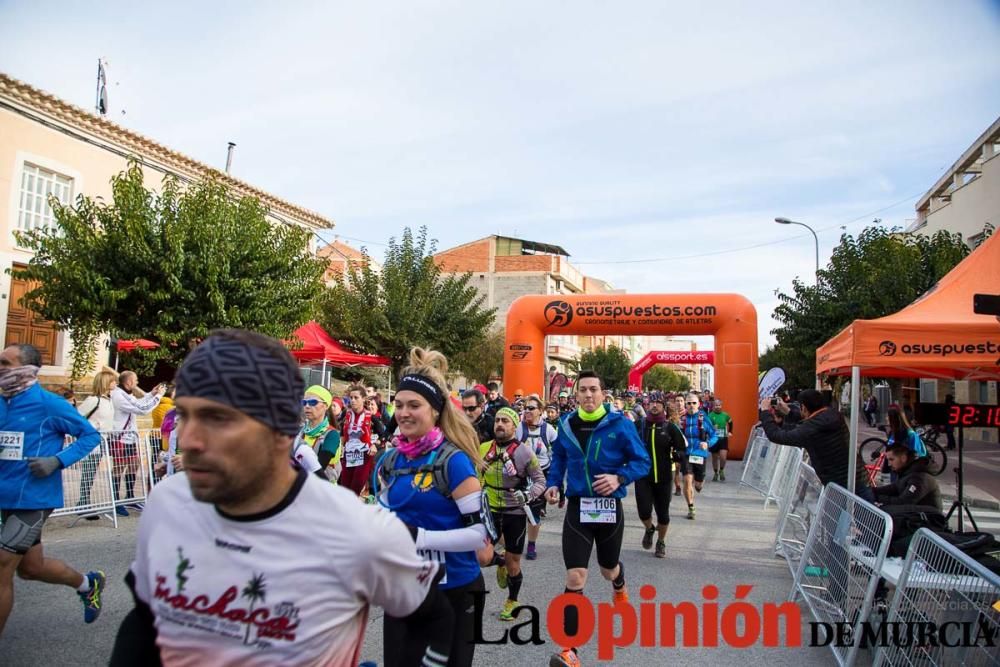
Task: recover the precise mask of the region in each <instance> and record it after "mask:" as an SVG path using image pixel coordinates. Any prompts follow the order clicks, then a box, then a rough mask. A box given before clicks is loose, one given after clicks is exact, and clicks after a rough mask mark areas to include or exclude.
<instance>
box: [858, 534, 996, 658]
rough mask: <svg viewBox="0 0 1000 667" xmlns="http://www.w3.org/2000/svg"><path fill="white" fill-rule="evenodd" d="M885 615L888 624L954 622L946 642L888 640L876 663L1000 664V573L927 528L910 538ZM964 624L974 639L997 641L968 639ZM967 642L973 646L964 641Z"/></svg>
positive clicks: (939, 626) (891, 626)
mask: <svg viewBox="0 0 1000 667" xmlns="http://www.w3.org/2000/svg"><path fill="white" fill-rule="evenodd" d="M886 620H887V623H888V624H889V628H893V627H894V626H893V624H918V623H934V624H935V626H936V627H937V628H939V633H940V632H941V630H940V629H941V628H942V625H943V624H945V623H949V624H954V625H950V626H949V630H950V631H945V632H946V636H945V637H944V639H945V641H944V642H941V641H934V642H929V641H923V642H920V641H913V642H899V643H898V645H896V644H895V643H893V642H888V644H889V645H888V646H882V647H880V648H879V649H878V652H877V653H876V654H875V660H874V663H873V664H874V665H877V666H878V665H1000V575H997V574H994V573H993V572H990V571H989V570H987V569H986V568H985V567H983V566H982V565H980V564H979V563H977V562H975V561H974V560H972V559H971V558H969V557H968V556H966V555H965V554H963V553H962V552H961V551H959V550H958V549H956V548H955V547H954V546H952V545H951V544H948V543H947V542H945V541H944V540H943V539H941V538H940V537H938V536H937V535H935V534H934V533H932V532H931V531H929V530H927V529H926V528H921V529H920V530H918V531H917V532H916V534H915V535H914V537H913V541H911V542H910V547H909V550H908V551H907V552H906V560H905V561H904V563H903V571H902V574H901V575H900V577H899V582H898V584H897V586H896V591H895V593H894V595H893V598H892V604H891V605H890V607H889V613H888V616H887V618H886ZM966 624H969V625H968V626H966ZM896 627H900V626H896ZM910 627H913V626H910ZM925 627H926V626H925ZM965 627H971V633H970V635H971V637H972V638H976V636H977V635H980V633H983V634H989V635H990V636H991V637H992V642H993V646H990V645H989V643H990V642H988V641H985V640H983V639H982V638H980V639H979V640H978V641H973V642H967V641H964V640H963V637H962V635H963V633H964V628H965ZM968 643H971V644H974V645H972V646H968V645H965V646H963V645H962V644H968ZM943 644H958V645H957V646H954V645H953V646H946V645H943Z"/></svg>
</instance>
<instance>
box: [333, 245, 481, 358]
mask: <svg viewBox="0 0 1000 667" xmlns="http://www.w3.org/2000/svg"><path fill="white" fill-rule="evenodd" d="M436 245H437V244H436V242H435V241H428V239H427V228H426V227H421V228H420V231H419V232H418V234H417V236H416V237H414V235H413V232H412V231H411V230H410V229H409V228H406V229H404V230H403V236H402V238H401V239H400V240H399V241H397V240H396V239H395V238H391V239H389V248H388V250H386V253H385V262H384V263H383V264H382V268H381V270H377V269H376V267H375V266H374V264H373V262H371V261H370V260H369V259H368V254H367V251H364V250H363V251H362V252H364V253H365V259H364V260H362V261H359V262H356V263H351V264H349V265H348V270H347V275H346V277H345V276H341V277H338V279H337V282H336V283H334V284H333V285H332V286H331V287H330V289H329V290H327V294H326V297H325V299H324V303H323V307H322V323H323V324H324V325H325V326H326V327H328V328H329V330H330V331H331V332H334V333H335V334H336V336H337V337H338V338H339V339H340V340H342V341H343V342H344V343H345V344H346V345H348V346H349V347H351V348H353V349H355V350H357V351H359V352H368V353H377V354H381V355H384V356H387V357H389V358H390V359H391V360H392V370H393V373H394V374H396V375H397V376H398V374H399V371H400V369H401V368H402V366H403V365H404V363H405V362H406V359H407V357H408V355H409V352H410V348H412V347H414V346H421V347H431V348H433V349H435V350H438V351H439V352H442V353H443V354H444V355H445V356H446V357H448V358H449V359H451V358H452V357H453V356H455V355H457V354H458V353H460V352H462V351H464V350H467V349H469V348H473V349H476V348H478V347H479V346H480V345H481V344H482V342H483V337H484V336H485V334H486V332H487V331H489V329H490V327H492V326H493V321H494V318H495V315H496V309H494V308H490V309H486V308H483V302H484V301H485V297H482V296H479V294H478V292H477V291H476V288H475V287H473V286H472V285H470V281H471V278H472V274H471V273H466V274H464V275H442V273H441V269H440V268H439V267H438V266H437V264H435V263H434V259H433V254H434V251H435V249H436Z"/></svg>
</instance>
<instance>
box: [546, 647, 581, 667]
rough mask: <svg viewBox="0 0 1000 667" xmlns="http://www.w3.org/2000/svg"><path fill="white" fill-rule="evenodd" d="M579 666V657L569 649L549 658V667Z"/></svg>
mask: <svg viewBox="0 0 1000 667" xmlns="http://www.w3.org/2000/svg"><path fill="white" fill-rule="evenodd" d="M581 664H582V663H581V662H580V657H579V656H578V655H577V654H576V651H574V650H573V649H571V648H568V649H566V650H564V651H561V652H560V653H556V654H555V655H553V656H552V657H551V658H549V667H580V665H581Z"/></svg>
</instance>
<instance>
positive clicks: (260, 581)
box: [243, 573, 267, 644]
mask: <svg viewBox="0 0 1000 667" xmlns="http://www.w3.org/2000/svg"><path fill="white" fill-rule="evenodd" d="M266 596H267V584H266V583H264V575H263V574H256V573H255V574H254V575H253V577H251V578H250V581H248V582H247V585H246V586H244V587H243V597H245V598H246V599H248V600H250V611H249V613H248V616H249V615H251V614H253V606H254V604H255V603H256V602H257V600H260V601H261V602H263V601H264V599H265V597H266ZM251 626H253V623H252V622H251V621H250V619H249V618H248V619H247V633H246V636H244V638H243V643H244V644H249V643H250V628H251Z"/></svg>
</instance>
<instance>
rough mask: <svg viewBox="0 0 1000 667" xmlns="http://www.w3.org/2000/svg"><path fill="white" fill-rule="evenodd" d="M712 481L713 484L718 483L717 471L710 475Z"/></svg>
mask: <svg viewBox="0 0 1000 667" xmlns="http://www.w3.org/2000/svg"><path fill="white" fill-rule="evenodd" d="M712 481H713V482H718V481H719V471H718V470H716V471H715V474H714V475H712Z"/></svg>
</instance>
